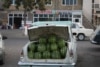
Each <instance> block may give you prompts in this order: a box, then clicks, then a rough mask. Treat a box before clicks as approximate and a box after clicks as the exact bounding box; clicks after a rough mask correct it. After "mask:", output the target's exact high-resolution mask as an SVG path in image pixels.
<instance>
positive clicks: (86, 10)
mask: <svg viewBox="0 0 100 67" xmlns="http://www.w3.org/2000/svg"><path fill="white" fill-rule="evenodd" d="M83 14H84V16H85V17H86V18H87V19H88V20H89V21H90V22H92V0H83Z"/></svg>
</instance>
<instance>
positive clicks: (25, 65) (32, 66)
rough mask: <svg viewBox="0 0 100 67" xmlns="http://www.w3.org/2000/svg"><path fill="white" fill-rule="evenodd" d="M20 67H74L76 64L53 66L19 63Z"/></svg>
mask: <svg viewBox="0 0 100 67" xmlns="http://www.w3.org/2000/svg"><path fill="white" fill-rule="evenodd" d="M18 65H19V67H74V66H75V63H71V64H70V63H69V64H57V63H56V64H53V63H45V64H44V63H25V62H20V61H19V62H18Z"/></svg>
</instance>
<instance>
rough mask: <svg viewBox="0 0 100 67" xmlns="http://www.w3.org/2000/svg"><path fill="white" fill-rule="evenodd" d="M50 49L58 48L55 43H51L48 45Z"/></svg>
mask: <svg viewBox="0 0 100 67" xmlns="http://www.w3.org/2000/svg"><path fill="white" fill-rule="evenodd" d="M50 49H51V51H54V50H57V49H58V46H57V44H56V43H54V44H51V45H50Z"/></svg>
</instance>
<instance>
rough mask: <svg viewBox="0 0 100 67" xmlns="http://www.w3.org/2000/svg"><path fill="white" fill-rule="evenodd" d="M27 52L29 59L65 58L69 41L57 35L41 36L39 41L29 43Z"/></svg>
mask: <svg viewBox="0 0 100 67" xmlns="http://www.w3.org/2000/svg"><path fill="white" fill-rule="evenodd" d="M27 53H28V54H27V55H28V58H29V59H64V58H65V57H66V53H67V43H65V40H64V39H62V38H60V37H58V36H57V35H52V34H51V35H48V36H47V37H42V36H41V37H40V38H39V39H38V42H32V43H30V44H29V46H28V50H27Z"/></svg>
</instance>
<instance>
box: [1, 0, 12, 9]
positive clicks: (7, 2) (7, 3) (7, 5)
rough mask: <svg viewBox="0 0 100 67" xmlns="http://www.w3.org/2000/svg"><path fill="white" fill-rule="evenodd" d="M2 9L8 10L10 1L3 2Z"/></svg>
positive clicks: (4, 0)
mask: <svg viewBox="0 0 100 67" xmlns="http://www.w3.org/2000/svg"><path fill="white" fill-rule="evenodd" d="M3 2H4V3H3V7H4V8H9V6H10V5H11V3H12V1H11V0H3Z"/></svg>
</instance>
